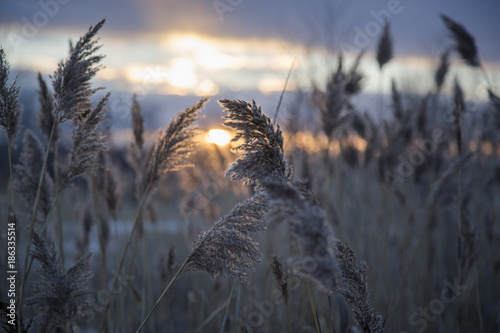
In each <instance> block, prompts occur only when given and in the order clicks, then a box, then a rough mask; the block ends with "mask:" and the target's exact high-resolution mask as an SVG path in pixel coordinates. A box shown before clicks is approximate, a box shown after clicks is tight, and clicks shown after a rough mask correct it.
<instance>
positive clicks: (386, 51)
mask: <svg viewBox="0 0 500 333" xmlns="http://www.w3.org/2000/svg"><path fill="white" fill-rule="evenodd" d="M389 27H390V22H389V21H387V22H385V25H384V31H383V32H382V36H380V40H379V42H378V46H377V62H378V65H379V68H380V69H382V67H383V66H384V65H385V64H387V63H388V62H389V61H390V60H391V59H392V56H393V54H392V38H391V35H390V33H389Z"/></svg>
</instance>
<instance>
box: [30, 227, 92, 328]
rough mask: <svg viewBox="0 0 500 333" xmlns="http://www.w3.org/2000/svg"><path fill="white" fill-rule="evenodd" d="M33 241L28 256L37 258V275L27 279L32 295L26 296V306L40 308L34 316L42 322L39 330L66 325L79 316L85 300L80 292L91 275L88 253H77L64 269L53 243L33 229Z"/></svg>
mask: <svg viewBox="0 0 500 333" xmlns="http://www.w3.org/2000/svg"><path fill="white" fill-rule="evenodd" d="M33 244H34V245H35V250H33V252H32V256H33V258H34V259H36V260H38V261H39V262H40V266H39V268H38V273H39V275H38V279H37V280H36V281H35V282H32V283H31V284H32V287H33V296H31V297H30V298H28V299H27V300H26V306H33V307H34V308H36V309H38V310H39V311H40V312H39V313H38V315H37V316H36V317H35V320H36V321H38V322H39V323H40V325H42V331H52V330H56V329H57V330H59V329H61V328H66V329H67V328H68V327H71V326H72V323H73V322H74V320H76V319H77V318H79V317H82V316H83V314H84V313H83V307H84V306H85V305H87V304H88V303H87V301H86V300H85V299H82V297H80V295H81V293H82V292H83V291H85V290H86V289H87V287H86V283H87V281H88V280H89V279H90V278H91V277H92V276H93V273H92V271H90V270H89V262H90V258H91V255H90V254H87V255H85V256H83V257H81V258H80V259H79V260H78V261H77V262H76V263H75V265H74V266H73V267H71V268H69V269H68V270H67V271H66V272H65V271H64V267H63V266H62V262H61V258H60V257H59V255H58V254H57V251H56V250H55V248H54V245H53V244H50V243H48V242H47V241H46V240H44V239H43V238H42V237H40V236H39V235H38V234H37V233H36V232H35V233H34V236H33ZM68 325H69V326H68Z"/></svg>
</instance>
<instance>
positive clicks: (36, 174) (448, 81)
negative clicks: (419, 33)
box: [0, 15, 500, 332]
mask: <svg viewBox="0 0 500 333" xmlns="http://www.w3.org/2000/svg"><path fill="white" fill-rule="evenodd" d="M442 19H443V23H444V26H443V29H448V30H449V32H450V40H451V41H452V42H453V45H452V46H451V47H449V48H445V49H444V50H443V53H442V57H441V58H440V60H439V63H436V71H435V73H434V79H435V86H433V87H429V92H428V93H427V94H425V95H422V96H417V97H415V96H413V97H412V96H410V94H409V93H408V92H404V91H401V90H400V87H399V86H400V85H399V83H398V82H397V81H396V79H394V78H391V82H392V84H391V87H392V89H391V104H390V105H389V106H388V107H387V108H384V109H379V110H377V112H380V113H383V114H385V115H389V116H387V117H384V120H382V121H381V120H377V119H373V118H372V117H371V116H369V115H368V114H367V113H365V112H364V110H358V109H357V108H356V107H355V105H356V103H355V99H356V98H357V95H358V94H359V93H361V92H362V90H363V80H364V78H365V75H366V74H365V73H363V72H362V70H361V69H360V66H359V65H360V63H362V61H363V57H364V56H366V55H364V54H359V55H358V57H357V58H356V60H355V62H354V63H353V64H352V65H351V67H350V68H347V69H346V66H345V60H344V58H343V57H342V56H340V55H339V56H338V58H337V59H338V60H337V64H338V66H337V69H336V70H335V71H334V72H333V73H332V74H331V76H330V78H329V80H328V82H327V83H326V85H325V86H324V87H323V86H322V85H321V84H316V85H315V87H314V89H312V91H311V92H310V93H306V98H304V93H302V94H297V96H298V100H297V103H296V104H295V108H294V107H289V108H284V109H282V110H279V109H278V110H276V111H275V113H274V115H273V116H274V117H273V118H271V117H270V116H271V115H272V114H273V111H271V110H263V109H262V108H261V107H260V106H259V105H258V103H257V102H256V101H253V100H252V101H245V100H231V99H222V100H220V101H219V105H220V107H221V108H222V109H223V110H224V112H225V117H224V121H223V125H224V126H226V128H227V129H228V130H229V131H231V133H232V134H233V139H232V147H233V148H232V149H229V148H228V146H224V147H219V146H216V145H215V144H206V143H200V142H199V141H200V136H199V133H200V130H199V128H198V127H197V123H198V122H199V120H200V119H201V118H202V117H203V109H204V107H205V105H206V103H207V102H208V98H202V99H200V101H199V102H197V103H195V104H194V105H192V106H186V109H184V110H180V111H179V112H178V113H177V114H176V115H175V116H174V117H173V118H172V119H171V120H170V122H169V123H168V124H165V125H164V127H163V129H162V130H160V131H159V132H157V133H155V135H154V136H155V137H156V139H154V140H151V139H150V137H151V135H146V131H147V129H146V128H145V126H144V119H145V117H147V114H145V113H143V111H142V108H141V105H140V103H139V102H138V101H137V97H136V96H134V97H133V98H132V99H131V110H130V118H131V130H130V132H131V134H132V137H133V140H132V142H131V144H130V146H127V147H115V146H112V145H110V144H109V138H110V136H111V135H112V133H110V132H109V129H108V128H109V126H107V125H106V119H107V113H108V112H109V111H110V110H109V106H108V104H107V102H108V99H109V96H110V93H108V92H105V91H104V88H102V87H97V88H96V87H94V84H93V78H94V76H95V74H96V73H97V72H98V71H99V70H100V69H101V61H102V60H103V58H104V55H101V54H99V50H100V44H99V39H98V37H97V36H98V33H99V31H100V29H101V28H103V26H104V23H105V21H104V20H103V21H101V22H99V23H98V24H96V25H95V26H92V27H90V29H89V30H88V31H87V33H85V34H84V35H83V37H81V38H80V39H79V40H78V41H77V42H76V43H75V44H71V45H70V50H69V55H68V58H66V59H63V60H61V62H60V63H59V64H58V69H57V71H56V72H55V73H54V74H53V75H52V76H51V77H50V78H49V79H50V83H51V84H52V86H51V87H50V85H48V84H47V81H46V79H45V78H44V77H43V76H42V75H41V74H40V75H39V76H38V83H39V90H38V96H39V111H38V115H37V116H38V126H39V128H38V130H36V131H34V130H30V129H20V126H19V121H20V117H21V109H22V108H21V105H20V103H19V91H20V89H21V87H19V85H18V84H17V83H16V80H15V78H13V77H12V76H11V75H10V67H9V64H8V60H7V59H8V54H5V52H4V51H3V50H1V49H0V125H1V126H2V128H4V132H5V135H6V137H7V144H6V150H7V151H6V153H5V154H6V156H8V165H9V168H8V170H9V171H8V172H9V176H8V179H9V182H8V183H7V184H5V185H4V186H2V187H1V188H0V190H1V194H2V201H0V205H1V206H0V207H1V212H2V216H1V219H2V221H5V223H4V224H8V225H15V226H16V238H17V244H18V251H17V256H16V265H17V267H18V275H17V280H16V281H17V286H16V287H17V288H16V290H17V292H16V302H17V303H16V304H17V308H16V325H11V324H10V323H9V322H8V316H7V314H8V313H9V309H8V308H7V306H8V303H7V301H6V300H4V299H3V298H2V300H1V301H2V304H1V308H0V312H2V317H1V321H0V324H1V325H2V328H3V329H4V330H5V331H7V332H34V331H37V332H66V331H67V332H76V331H81V332H84V331H85V332H135V331H136V332H139V331H144V332H217V331H219V332H382V331H387V332H424V331H429V332H431V331H432V332H500V284H498V281H499V274H500V225H499V223H498V222H499V216H500V211H499V207H500V186H499V184H500V171H499V170H500V158H499V154H500V149H499V148H500V136H499V131H500V98H499V97H498V93H499V92H498V91H494V87H492V86H491V85H490V83H489V80H485V83H484V87H482V88H483V89H484V90H485V91H487V92H488V96H489V102H487V103H484V104H481V105H479V106H478V105H476V106H477V107H476V108H475V109H474V110H470V109H469V108H470V104H468V103H467V102H468V98H467V96H466V94H465V93H464V91H463V90H462V88H461V83H460V80H461V79H460V78H456V77H455V78H449V77H448V76H449V75H448V74H449V69H450V67H453V66H470V67H473V68H476V69H477V75H478V76H482V77H486V78H487V75H488V74H487V69H486V68H485V67H484V66H483V64H482V63H481V61H480V59H479V57H478V51H477V50H478V48H477V47H476V45H475V41H474V37H473V36H472V35H471V34H470V33H469V32H468V31H467V29H466V28H465V27H464V26H462V25H461V24H460V23H458V22H455V21H454V20H453V19H451V18H449V17H447V16H445V15H442ZM453 56H456V57H458V59H453V58H452V57H453ZM394 57H397V55H395V54H394V52H393V41H392V39H391V34H390V23H389V22H387V23H386V24H385V26H384V30H383V34H382V36H381V38H380V41H379V43H378V47H377V50H376V60H377V61H378V64H379V67H380V70H381V71H382V69H383V67H385V66H388V65H390V61H391V59H392V58H394ZM380 77H381V78H382V73H380ZM445 90H446V91H452V93H451V94H450V95H446V94H444V93H443V91H445ZM381 98H382V97H381ZM304 100H305V102H304ZM92 101H97V102H94V103H93V102H92ZM297 105H299V106H300V107H299V106H297ZM380 105H381V106H382V105H383V104H380ZM374 107H376V106H374ZM300 108H302V109H300ZM450 110H451V112H450ZM280 111H281V112H282V115H283V113H284V114H285V115H286V116H288V117H287V118H288V121H287V122H284V123H285V125H282V124H279V123H278V122H277V121H276V119H280V117H277V115H278V112H280ZM303 112H309V113H314V114H315V115H316V118H317V123H318V126H317V131H316V140H318V142H319V141H321V142H323V144H321V145H319V146H318V148H317V149H315V150H311V149H308V148H310V147H308V146H307V145H299V144H298V140H299V139H298V137H299V136H300V135H301V132H306V131H307V129H306V128H304V127H303V126H302V124H301V123H300V121H299V120H298V118H299V117H300V116H299V114H300V113H303ZM271 119H273V120H271ZM63 124H64V126H65V128H70V131H71V138H72V144H71V148H70V150H69V151H68V150H66V149H63V148H62V147H63V145H62V143H61V137H62V136H63V133H62V131H63V130H62V127H63V126H62V125H63ZM309 134H310V136H313V137H314V135H312V134H311V133H309ZM17 136H22V137H23V138H24V139H23V144H22V145H20V146H19V147H18V146H16V144H15V143H16V137H17ZM319 137H322V138H323V139H322V140H320V139H319ZM360 142H362V143H364V144H363V145H361V146H360V144H359V143H360ZM14 151H17V152H18V154H13V152H14ZM1 237H2V244H6V242H4V241H5V239H6V233H4V230H2V234H1ZM5 249H6V247H5V246H2V249H1V252H2V256H1V259H0V260H1V262H2V267H6V257H7V256H6V255H5V252H4V251H5ZM91 252H93V254H91ZM2 274H5V272H2ZM2 281H6V280H5V279H2ZM1 286H2V287H1V288H2V289H1V295H2V297H4V296H5V295H7V292H6V284H5V283H4V282H2V285H1Z"/></svg>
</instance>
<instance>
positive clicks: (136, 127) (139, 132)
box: [131, 94, 144, 149]
mask: <svg viewBox="0 0 500 333" xmlns="http://www.w3.org/2000/svg"><path fill="white" fill-rule="evenodd" d="M131 113H132V131H133V132H134V138H135V143H136V145H137V147H139V149H142V146H143V145H144V117H143V116H142V112H141V106H140V105H139V102H138V101H137V95H136V94H134V96H133V97H132V109H131Z"/></svg>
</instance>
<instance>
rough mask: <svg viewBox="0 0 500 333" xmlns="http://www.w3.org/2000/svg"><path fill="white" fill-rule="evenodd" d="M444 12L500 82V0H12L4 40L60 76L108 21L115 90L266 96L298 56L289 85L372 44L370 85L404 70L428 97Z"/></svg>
mask: <svg viewBox="0 0 500 333" xmlns="http://www.w3.org/2000/svg"><path fill="white" fill-rule="evenodd" d="M441 13H442V14H446V15H447V16H449V17H451V18H452V19H454V20H456V21H457V22H460V23H461V24H463V25H464V26H465V27H466V28H467V30H468V31H469V32H470V33H471V34H472V35H473V36H474V37H475V39H476V45H477V47H478V50H479V57H480V59H481V60H482V62H483V64H484V67H485V70H486V72H488V75H489V76H490V78H489V80H490V81H491V83H492V86H493V87H498V88H499V90H500V35H499V34H498V32H499V31H500V20H498V15H499V14H500V1H497V0H481V1H472V0H460V1H457V0H441V1H439V0H401V1H398V0H364V1H360V0H358V1H347V0H346V1H341V0H330V1H326V0H314V1H304V0H275V1H261V0H252V1H250V0H216V1H213V0H184V1H182V0H142V1H139V0H106V1H102V0H86V1H76V0H39V1H34V0H33V1H27V0H0V44H1V45H2V47H3V48H4V50H5V52H6V54H7V59H8V61H9V62H10V63H11V66H12V69H13V70H18V71H28V72H37V71H41V72H42V73H43V74H46V75H49V74H51V73H53V72H54V71H55V69H56V68H57V63H58V62H59V61H60V59H62V58H64V57H66V56H67V51H68V41H69V40H70V39H71V40H73V41H75V40H76V39H77V38H78V37H79V36H82V35H83V34H84V33H85V31H86V30H87V29H88V28H89V27H90V26H91V25H94V24H96V23H97V22H98V21H100V20H101V19H102V18H106V24H105V26H104V27H103V29H102V30H101V32H100V33H99V36H100V37H101V43H102V44H103V47H102V49H101V50H102V53H103V54H105V55H106V58H105V59H104V60H103V65H104V66H105V68H104V69H103V70H101V71H100V72H99V74H98V76H97V81H98V82H99V84H103V85H104V86H106V87H107V88H108V89H109V90H111V91H116V92H121V93H128V94H131V93H133V92H135V93H138V94H139V95H140V96H147V95H150V94H160V95H181V96H184V95H188V96H203V95H213V96H217V95H219V94H225V93H227V94H230V95H231V96H238V95H239V94H241V95H243V96H244V95H245V94H251V92H255V93H256V94H257V96H263V97H262V98H266V96H270V94H271V93H273V92H274V93H277V92H280V91H281V90H282V89H283V87H284V85H285V80H286V77H287V74H288V72H289V70H290V68H291V67H292V64H293V70H292V76H291V78H290V81H289V84H288V86H287V90H295V89H298V88H299V87H300V88H305V89H308V88H310V87H311V85H312V84H313V83H314V84H318V85H320V86H321V85H322V84H324V82H325V81H326V79H327V77H328V75H329V73H330V72H331V70H332V69H333V68H334V67H335V65H336V60H335V56H336V55H338V53H339V52H343V53H344V54H345V55H346V58H347V62H349V61H352V59H353V57H354V56H355V54H356V53H357V52H358V51H365V52H366V54H365V56H364V60H363V62H362V66H361V68H362V69H363V70H364V71H365V72H366V73H367V76H368V79H367V80H366V82H365V91H367V92H374V93H376V92H381V91H382V92H386V91H388V89H389V84H390V78H392V77H394V78H396V79H397V80H398V83H400V86H401V87H402V88H403V89H406V88H407V89H409V90H413V91H416V92H422V93H423V92H425V91H426V90H429V88H430V87H432V82H433V81H432V80H433V71H434V69H435V67H436V66H437V63H438V58H439V55H440V54H441V53H442V52H443V51H444V50H445V48H446V47H448V46H450V45H451V44H452V43H451V39H450V38H449V33H448V32H447V30H446V28H445V26H444V24H443V22H442V20H441V18H440V16H439V15H440V14H441ZM385 20H389V21H390V22H391V35H392V38H393V43H394V56H395V58H394V59H393V60H392V61H391V62H390V63H389V64H388V65H387V66H386V68H385V69H384V74H383V76H382V75H381V74H380V71H379V70H378V67H377V64H376V62H375V60H374V50H375V49H376V45H377V42H378V39H379V36H380V33H381V30H382V25H383V23H384V21H385ZM452 67H453V69H454V70H456V73H458V74H456V75H459V77H460V78H463V79H464V81H465V83H464V85H465V86H466V87H465V88H466V90H467V89H468V90H469V91H470V92H471V94H475V95H477V97H485V90H484V89H482V90H481V89H478V88H477V87H478V85H480V84H481V80H484V76H483V75H478V73H477V71H474V70H473V69H470V68H468V67H467V66H466V65H464V64H462V63H461V61H460V59H458V57H456V56H455V59H454V60H453V66H452ZM380 77H382V79H380ZM381 82H382V83H381ZM35 83H36V82H33V84H35ZM467 85H468V86H467ZM224 97H225V96H224Z"/></svg>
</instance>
